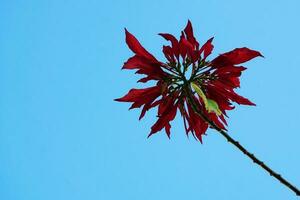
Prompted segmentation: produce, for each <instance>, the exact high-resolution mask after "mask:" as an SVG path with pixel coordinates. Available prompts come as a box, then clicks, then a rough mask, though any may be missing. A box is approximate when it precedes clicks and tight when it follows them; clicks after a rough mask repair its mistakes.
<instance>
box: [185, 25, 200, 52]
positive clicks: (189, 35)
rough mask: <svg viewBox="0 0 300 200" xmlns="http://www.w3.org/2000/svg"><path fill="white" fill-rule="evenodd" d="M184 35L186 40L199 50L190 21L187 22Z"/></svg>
mask: <svg viewBox="0 0 300 200" xmlns="http://www.w3.org/2000/svg"><path fill="white" fill-rule="evenodd" d="M184 33H185V34H186V37H187V40H188V41H189V42H190V43H191V44H192V45H193V46H194V47H195V49H197V50H199V43H198V42H197V40H196V38H195V37H194V32H193V26H192V23H191V21H190V20H188V23H187V25H186V27H185V28H184Z"/></svg>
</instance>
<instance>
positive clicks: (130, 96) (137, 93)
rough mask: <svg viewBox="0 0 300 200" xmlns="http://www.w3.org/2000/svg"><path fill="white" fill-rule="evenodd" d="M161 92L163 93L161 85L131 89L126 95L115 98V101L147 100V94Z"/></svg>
mask: <svg viewBox="0 0 300 200" xmlns="http://www.w3.org/2000/svg"><path fill="white" fill-rule="evenodd" d="M160 93H161V87H160V86H153V87H149V88H144V89H131V90H129V92H128V93H127V94H126V95H125V96H123V97H121V98H118V99H115V101H120V102H139V101H141V100H144V101H145V97H146V96H149V95H153V94H155V95H159V94H160Z"/></svg>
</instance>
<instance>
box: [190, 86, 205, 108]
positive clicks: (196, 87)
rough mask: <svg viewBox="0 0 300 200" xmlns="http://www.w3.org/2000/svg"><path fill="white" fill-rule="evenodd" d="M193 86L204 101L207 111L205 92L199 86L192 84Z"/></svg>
mask: <svg viewBox="0 0 300 200" xmlns="http://www.w3.org/2000/svg"><path fill="white" fill-rule="evenodd" d="M191 86H192V88H193V89H194V90H195V91H196V92H197V94H198V95H199V97H200V98H201V99H202V100H203V102H204V106H205V109H208V104H207V98H206V96H205V94H204V92H203V91H202V90H201V88H200V87H199V86H198V85H196V84H195V83H193V82H192V83H191Z"/></svg>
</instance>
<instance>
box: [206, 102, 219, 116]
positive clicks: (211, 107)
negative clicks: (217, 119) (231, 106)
mask: <svg viewBox="0 0 300 200" xmlns="http://www.w3.org/2000/svg"><path fill="white" fill-rule="evenodd" d="M207 105H208V106H207V108H206V109H207V111H208V112H209V113H211V112H214V113H216V114H217V115H218V116H220V115H222V111H221V110H220V109H219V106H218V103H217V102H215V101H214V100H212V99H207Z"/></svg>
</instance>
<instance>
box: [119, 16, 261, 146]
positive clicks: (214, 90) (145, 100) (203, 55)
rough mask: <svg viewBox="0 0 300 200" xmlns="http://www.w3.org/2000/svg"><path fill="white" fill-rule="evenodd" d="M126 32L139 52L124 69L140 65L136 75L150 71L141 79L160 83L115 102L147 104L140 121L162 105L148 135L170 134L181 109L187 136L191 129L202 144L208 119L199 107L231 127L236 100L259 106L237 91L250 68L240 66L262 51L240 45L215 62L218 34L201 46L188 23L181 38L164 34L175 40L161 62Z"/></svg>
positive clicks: (221, 125)
mask: <svg viewBox="0 0 300 200" xmlns="http://www.w3.org/2000/svg"><path fill="white" fill-rule="evenodd" d="M125 35H126V43H127V45H128V47H129V48H130V49H131V51H132V52H133V53H134V55H133V56H132V57H131V58H129V59H128V60H127V62H125V64H124V66H123V69H135V70H137V71H136V73H138V74H142V75H145V76H144V77H143V78H141V79H140V80H138V82H143V83H144V82H148V81H155V82H156V84H155V85H154V86H152V87H148V88H143V89H131V90H130V91H129V92H128V93H127V94H126V95H125V96H123V97H122V98H118V99H115V100H116V101H121V102H131V103H132V105H131V107H130V109H132V108H142V111H141V114H140V119H141V118H143V117H144V115H145V113H146V112H147V111H148V110H150V109H152V108H154V107H157V108H158V109H157V117H158V119H157V121H156V122H155V123H154V125H153V126H152V127H151V131H150V134H149V136H150V135H152V134H155V133H157V132H159V131H161V130H162V129H165V132H166V134H167V136H168V137H170V134H171V131H170V129H171V124H170V122H171V121H172V120H174V118H175V117H176V114H177V112H180V114H181V116H182V118H183V122H184V127H185V131H186V134H187V135H188V134H189V133H191V134H192V135H193V136H194V137H195V138H196V139H198V140H199V141H200V142H202V135H204V134H205V132H206V131H207V129H208V127H209V123H208V122H207V121H206V120H205V119H204V118H203V117H201V116H199V114H198V113H197V112H196V110H195V106H196V107H197V109H199V110H201V112H202V113H203V115H205V118H207V119H210V120H211V121H213V123H214V124H215V125H216V126H218V127H219V128H220V129H224V130H226V125H227V122H226V119H225V117H226V116H227V115H226V111H228V110H232V109H234V106H233V105H232V103H237V104H243V105H252V106H253V105H255V104H254V103H252V102H251V101H250V100H248V99H247V98H245V97H242V96H240V95H238V94H237V93H236V92H235V91H234V89H235V88H238V87H240V80H239V77H240V76H241V74H242V72H243V71H244V70H245V69H246V68H245V67H243V66H239V65H240V64H242V63H244V62H247V61H249V60H251V59H253V58H255V57H258V56H262V55H261V53H260V52H258V51H254V50H251V49H249V48H246V47H243V48H236V49H234V50H232V51H229V52H227V53H223V54H220V55H219V56H217V57H216V58H214V59H212V60H211V61H210V60H208V59H207V58H208V57H209V55H210V54H211V53H212V50H213V48H214V46H213V45H212V41H213V38H210V39H209V40H207V42H205V43H204V44H203V45H202V46H201V45H200V44H199V42H198V41H197V39H196V38H195V36H194V33H193V27H192V24H191V22H190V21H188V23H187V25H186V27H185V28H184V30H183V31H182V32H181V36H180V38H179V40H178V39H176V37H175V36H173V35H171V34H168V33H160V34H159V35H160V36H162V37H163V38H164V39H166V40H167V41H169V42H170V45H167V46H163V48H162V51H163V54H164V55H165V57H166V62H161V61H158V60H157V59H156V58H155V57H154V56H153V55H152V54H151V53H149V52H148V51H147V50H146V49H145V48H144V47H143V46H142V45H141V44H140V42H139V41H138V40H137V39H136V38H135V37H134V36H133V35H132V34H131V33H129V32H128V31H127V30H126V29H125ZM191 100H192V101H193V102H195V103H196V104H194V105H192V104H191Z"/></svg>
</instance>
